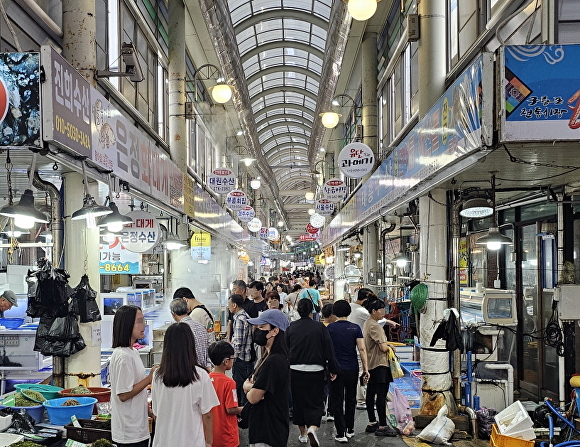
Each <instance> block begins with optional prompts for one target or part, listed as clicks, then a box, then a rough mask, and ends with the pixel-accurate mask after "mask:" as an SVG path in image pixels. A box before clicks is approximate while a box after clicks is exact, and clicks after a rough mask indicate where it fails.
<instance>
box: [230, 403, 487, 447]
mask: <svg viewBox="0 0 580 447" xmlns="http://www.w3.org/2000/svg"><path fill="white" fill-rule="evenodd" d="M367 422H368V419H367V414H366V411H362V410H357V411H356V419H355V429H354V430H355V436H354V437H352V438H350V440H349V443H348V444H340V443H338V442H335V441H334V435H335V430H334V423H333V422H323V423H322V424H321V426H320V429H319V430H318V433H317V434H318V440H319V441H320V446H321V447H331V446H332V447H338V446H341V445H344V446H345V447H347V446H348V445H350V446H355V445H356V446H361V447H363V446H364V447H374V446H391V447H431V446H432V445H433V444H426V443H423V442H420V441H419V440H417V439H415V438H414V437H402V436H398V437H396V438H386V437H379V436H375V435H374V434H367V433H365V432H364V429H365V427H366V425H367ZM418 433H419V431H416V432H415V434H418ZM298 434H299V431H298V427H297V426H295V425H291V426H290V436H289V438H288V446H290V447H309V444H301V443H300V442H299V441H298ZM247 445H248V431H247V430H240V447H245V446H247ZM453 445H454V446H456V447H488V446H489V440H461V441H454V442H453Z"/></svg>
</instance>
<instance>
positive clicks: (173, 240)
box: [161, 217, 186, 251]
mask: <svg viewBox="0 0 580 447" xmlns="http://www.w3.org/2000/svg"><path fill="white" fill-rule="evenodd" d="M172 222H173V218H172V217H170V221H169V229H168V230H167V238H166V239H165V240H164V241H163V242H161V245H163V246H164V247H165V248H166V249H167V250H169V251H173V250H179V249H180V248H183V247H185V245H186V244H185V243H184V242H183V241H181V240H179V239H178V238H177V236H175V234H173V230H172Z"/></svg>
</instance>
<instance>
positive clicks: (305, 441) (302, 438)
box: [298, 435, 308, 444]
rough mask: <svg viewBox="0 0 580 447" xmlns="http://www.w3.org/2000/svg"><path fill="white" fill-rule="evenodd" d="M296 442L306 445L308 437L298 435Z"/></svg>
mask: <svg viewBox="0 0 580 447" xmlns="http://www.w3.org/2000/svg"><path fill="white" fill-rule="evenodd" d="M298 440H299V441H300V442H301V443H302V444H306V443H307V442H308V436H306V435H299V436H298Z"/></svg>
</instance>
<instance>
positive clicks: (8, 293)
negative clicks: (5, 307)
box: [0, 290, 18, 307]
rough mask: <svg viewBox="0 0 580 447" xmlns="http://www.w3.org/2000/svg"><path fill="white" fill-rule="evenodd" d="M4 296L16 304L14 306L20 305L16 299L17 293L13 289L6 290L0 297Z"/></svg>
mask: <svg viewBox="0 0 580 447" xmlns="http://www.w3.org/2000/svg"><path fill="white" fill-rule="evenodd" d="M1 297H4V298H6V300H8V301H10V303H11V304H12V305H13V306H14V307H18V301H17V300H16V295H15V294H14V292H13V291H12V290H5V291H4V292H3V293H2V295H0V298H1Z"/></svg>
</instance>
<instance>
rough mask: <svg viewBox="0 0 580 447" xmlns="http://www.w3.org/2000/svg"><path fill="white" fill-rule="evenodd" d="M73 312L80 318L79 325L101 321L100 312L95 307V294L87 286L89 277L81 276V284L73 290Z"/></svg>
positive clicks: (96, 306)
mask: <svg viewBox="0 0 580 447" xmlns="http://www.w3.org/2000/svg"><path fill="white" fill-rule="evenodd" d="M72 298H73V302H74V303H75V310H76V313H77V314H78V315H80V317H81V323H89V322H92V321H100V320H101V312H100V311H99V306H98V305H97V292H96V291H95V290H93V288H92V287H91V285H90V284H89V277H88V276H87V275H83V276H82V278H81V282H80V283H79V285H78V286H76V287H75V288H74V289H73V296H72Z"/></svg>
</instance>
